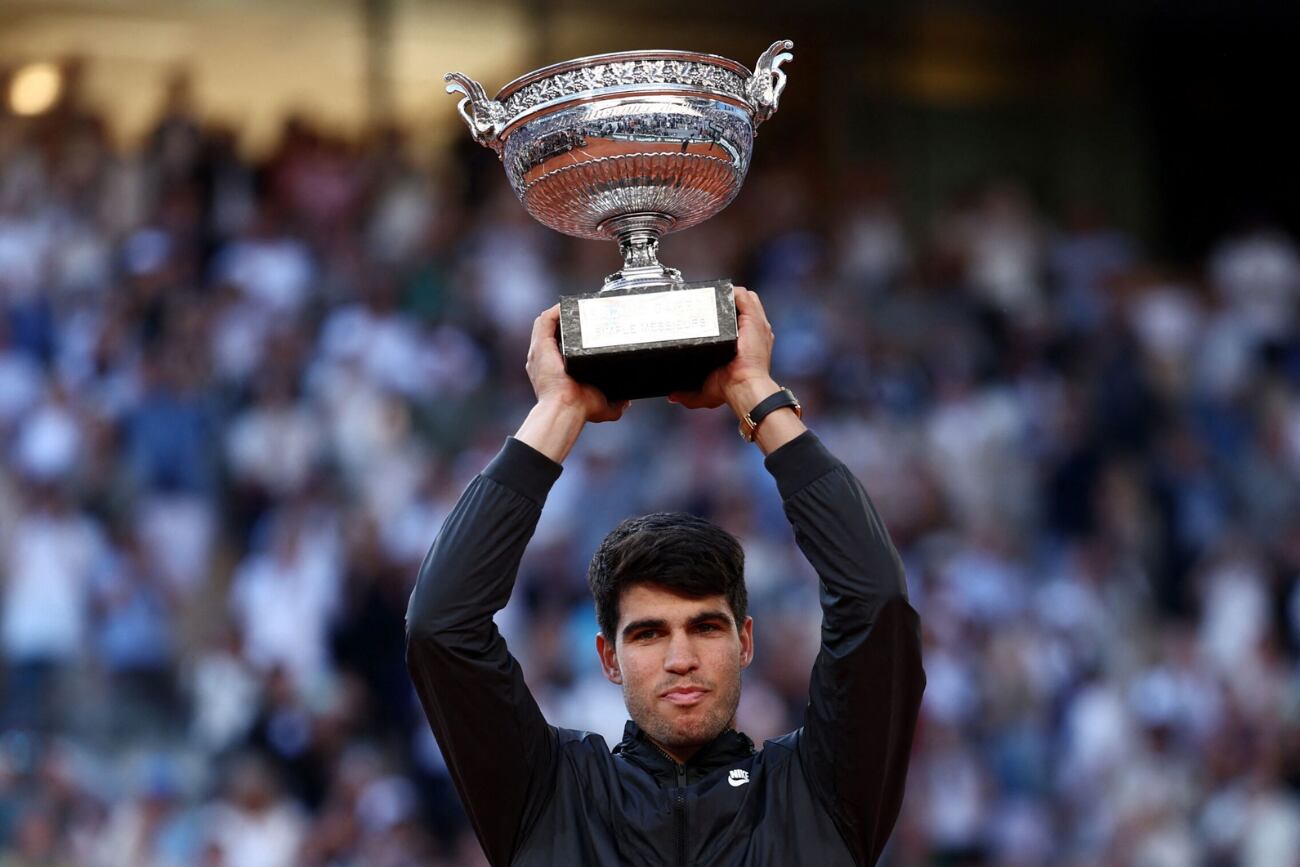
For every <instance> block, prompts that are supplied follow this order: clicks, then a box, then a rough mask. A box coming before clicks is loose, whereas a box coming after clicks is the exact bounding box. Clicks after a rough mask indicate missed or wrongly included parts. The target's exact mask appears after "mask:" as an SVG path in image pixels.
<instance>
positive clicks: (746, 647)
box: [740, 617, 754, 668]
mask: <svg viewBox="0 0 1300 867" xmlns="http://www.w3.org/2000/svg"><path fill="white" fill-rule="evenodd" d="M753 661H754V618H752V617H746V618H745V625H744V626H742V627H740V667H741V668H748V667H749V664H750V663H751V662H753Z"/></svg>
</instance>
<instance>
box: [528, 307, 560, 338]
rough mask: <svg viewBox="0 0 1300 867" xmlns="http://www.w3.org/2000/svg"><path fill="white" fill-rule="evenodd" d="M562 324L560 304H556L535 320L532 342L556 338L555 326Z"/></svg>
mask: <svg viewBox="0 0 1300 867" xmlns="http://www.w3.org/2000/svg"><path fill="white" fill-rule="evenodd" d="M559 324H560V305H559V304H555V305H553V306H551V307H548V308H547V309H545V310H543V311H542V315H540V316H538V317H537V318H536V319H534V320H533V336H532V342H533V343H537V342H538V341H541V340H554V339H555V327H556V326H557V325H559Z"/></svg>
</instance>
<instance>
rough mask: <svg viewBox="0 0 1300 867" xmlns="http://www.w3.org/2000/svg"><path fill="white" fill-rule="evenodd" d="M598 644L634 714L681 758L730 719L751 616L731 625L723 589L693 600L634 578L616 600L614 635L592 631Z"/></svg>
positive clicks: (750, 644)
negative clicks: (635, 583) (615, 628)
mask: <svg viewBox="0 0 1300 867" xmlns="http://www.w3.org/2000/svg"><path fill="white" fill-rule="evenodd" d="M596 650H597V652H598V653H599V654H600V661H601V665H602V667H603V668H604V670H605V676H606V677H607V678H609V679H610V681H612V682H613V683H617V684H620V685H621V686H622V687H623V700H624V701H625V702H626V703H627V712H628V714H629V715H630V716H631V717H632V720H633V721H634V722H635V723H636V724H637V725H638V726H640V727H641V729H642V731H644V732H645V733H646V734H647V735H649V736H650V738H651V739H652V740H653V741H654V742H655V743H657V744H658V745H659V746H660V747H661V748H663V749H664V751H665V752H667V753H668V754H669V755H671V756H673V757H674V758H675V759H677V761H679V762H683V761H685V760H686V759H688V758H689V757H690V756H691V755H692V754H694V753H695V751H696V750H697V749H698V748H699V747H701V746H703V745H704V744H706V743H708V742H709V741H711V740H713V739H714V738H715V737H717V736H718V735H719V734H721V733H722V732H723V731H725V730H726V729H727V728H728V727H729V726H731V725H732V724H733V722H734V720H735V716H736V706H737V705H738V704H739V703H740V671H741V669H743V668H745V667H746V666H748V665H749V663H750V660H752V659H753V656H754V621H753V618H750V617H746V618H745V622H744V623H743V624H741V625H740V626H739V627H737V624H736V621H735V618H734V616H733V615H732V613H731V608H730V607H729V606H728V605H727V599H726V597H725V596H723V595H721V594H718V595H716V596H705V597H703V598H701V599H691V598H689V597H686V596H678V595H677V594H675V593H673V592H671V591H669V590H666V589H664V588H662V587H658V586H655V585H647V584H637V585H633V586H632V587H629V588H628V589H627V590H624V591H623V594H622V596H621V598H620V599H619V619H618V628H617V630H616V632H615V637H614V641H613V642H610V641H607V640H606V639H605V636H604V635H597V636H596Z"/></svg>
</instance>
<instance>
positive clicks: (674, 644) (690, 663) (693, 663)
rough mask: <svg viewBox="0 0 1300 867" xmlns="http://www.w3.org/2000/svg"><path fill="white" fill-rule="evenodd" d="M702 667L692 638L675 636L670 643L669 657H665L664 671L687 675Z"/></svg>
mask: <svg viewBox="0 0 1300 867" xmlns="http://www.w3.org/2000/svg"><path fill="white" fill-rule="evenodd" d="M699 667H700V658H699V655H698V654H696V652H695V644H694V642H692V641H691V639H690V636H688V635H684V634H675V635H673V636H672V640H670V641H669V642H668V655H667V656H665V657H664V669H665V670H666V671H671V672H672V673H673V674H686V673H688V672H691V671H694V670H695V669H697V668H699Z"/></svg>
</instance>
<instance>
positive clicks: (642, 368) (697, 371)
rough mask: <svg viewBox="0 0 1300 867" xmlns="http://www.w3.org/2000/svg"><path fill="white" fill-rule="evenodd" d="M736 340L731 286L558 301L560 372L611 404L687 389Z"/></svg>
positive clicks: (645, 289)
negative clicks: (590, 387)
mask: <svg viewBox="0 0 1300 867" xmlns="http://www.w3.org/2000/svg"><path fill="white" fill-rule="evenodd" d="M682 293H686V294H682ZM710 301H711V302H712V303H710ZM736 334H737V331H736V300H735V297H734V296H733V295H732V285H731V281H730V280H717V281H711V282H704V283H681V284H675V285H672V286H667V285H664V284H654V285H650V286H637V287H632V288H628V289H619V290H614V291H610V292H605V293H593V294H590V295H565V296H562V297H561V298H560V350H561V352H562V353H563V355H564V366H565V369H566V370H567V371H568V372H569V375H570V376H572V377H573V378H574V379H576V380H578V381H579V382H585V383H589V384H591V385H594V386H596V387H597V388H599V389H600V390H601V391H602V392H604V394H605V396H606V397H608V398H609V399H610V400H612V401H617V400H634V399H636V398H642V397H659V396H663V395H666V394H670V393H672V392H674V391H694V390H695V389H697V388H699V387H700V386H701V385H703V384H704V380H705V378H706V377H707V376H708V375H709V374H710V373H711V372H712V371H713V370H715V369H716V368H718V367H721V366H722V365H724V364H726V363H727V362H728V361H730V360H731V359H732V358H734V357H735V356H736ZM584 337H585V339H586V341H587V342H586V343H584Z"/></svg>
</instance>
